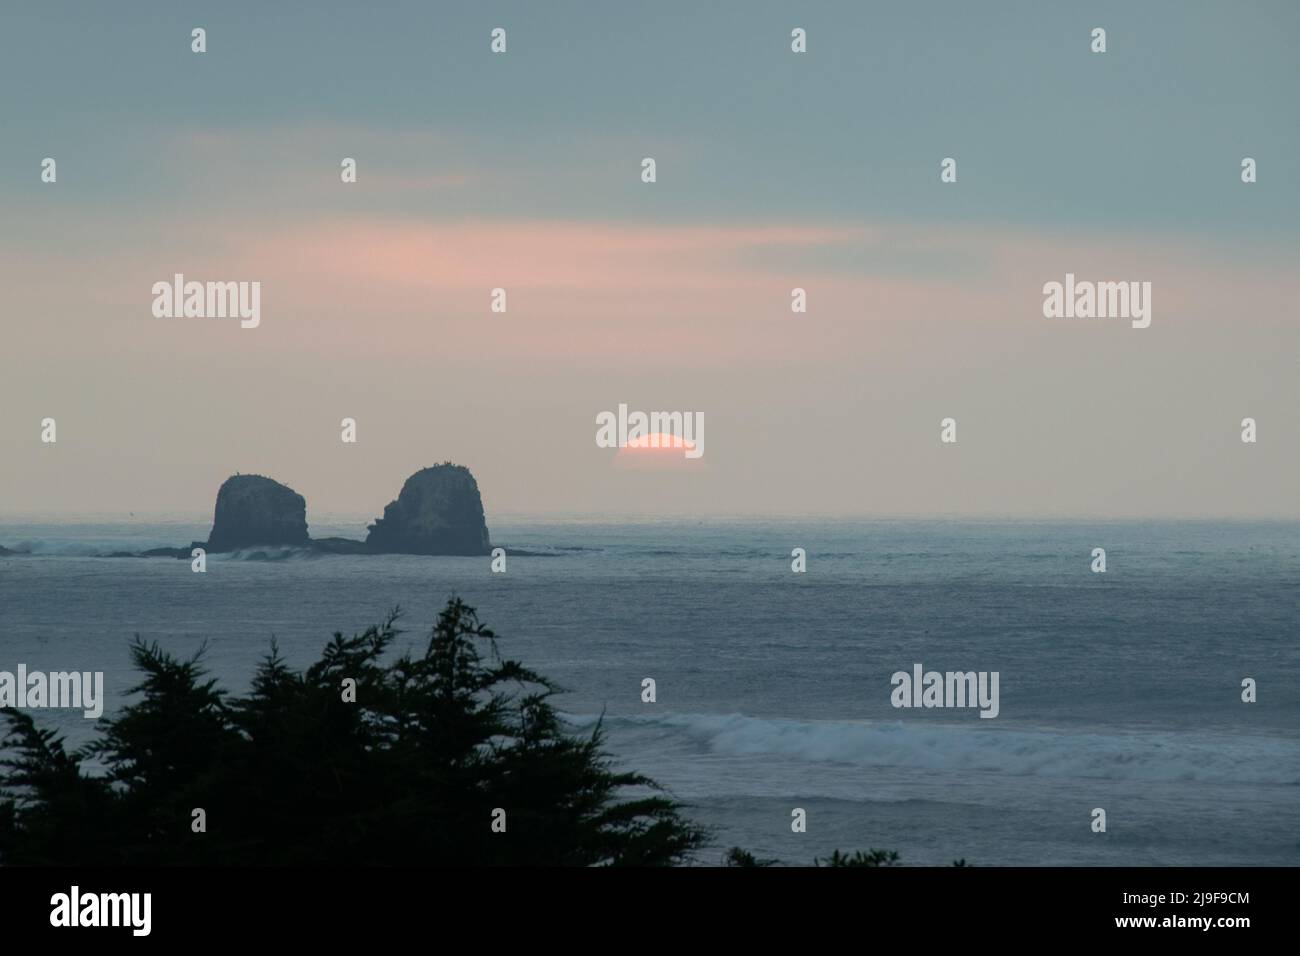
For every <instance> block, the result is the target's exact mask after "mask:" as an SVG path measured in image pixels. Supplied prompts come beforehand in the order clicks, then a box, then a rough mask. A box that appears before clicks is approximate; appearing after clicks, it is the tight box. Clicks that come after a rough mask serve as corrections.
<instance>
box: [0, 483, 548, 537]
mask: <svg viewBox="0 0 1300 956" xmlns="http://www.w3.org/2000/svg"><path fill="white" fill-rule="evenodd" d="M367 530H368V532H369V533H368V535H367V536H366V540H365V541H357V540H355V539H353V538H318V539H316V540H313V539H312V538H311V537H310V536H308V534H307V502H306V500H305V499H304V498H303V496H302V495H300V494H298V492H296V491H294V490H293V489H292V488H290V487H289V486H288V485H284V484H281V483H280V482H278V481H275V480H274V479H272V478H267V477H265V476H263V475H232V476H231V477H229V478H227V479H226V480H225V481H224V482H223V483H222V485H221V488H220V489H219V490H218V491H217V505H216V508H215V510H214V512H213V517H212V533H211V534H210V535H208V540H207V541H195V542H192V543H191V544H190V545H189V546H188V547H185V548H151V549H150V550H148V551H114V552H111V553H109V554H107V555H105V556H106V557H110V558H163V557H167V558H186V559H188V558H190V557H191V556H192V553H193V549H195V548H203V549H204V550H206V551H207V552H209V553H212V554H219V553H222V552H230V551H241V552H246V553H245V557H253V558H256V557H265V558H266V559H267V560H270V559H272V558H283V557H287V556H290V555H291V554H292V550H289V551H287V552H286V551H283V550H282V551H281V552H279V553H277V552H275V551H274V550H270V551H266V550H265V549H276V548H279V549H295V548H301V549H303V550H309V551H312V552H315V553H317V554H423V555H448V556H451V555H486V554H489V553H490V552H491V550H492V546H491V545H490V544H489V543H488V529H487V521H486V520H485V519H484V517H483V499H482V497H481V496H480V495H479V490H478V482H476V481H475V480H474V476H473V475H472V474H470V470H469V469H468V468H466V467H465V466H464V465H454V464H452V463H451V462H443V463H442V464H441V465H434V466H432V467H431V468H423V469H421V470H420V471H417V472H416V473H415V474H413V475H411V477H409V478H407V479H406V483H405V484H404V485H402V490H401V492H400V493H399V494H398V496H397V498H396V500H394V501H391V502H389V503H388V505H387V507H385V508H384V514H383V516H382V517H380V518H376V519H375V522H374V524H372V525H370V526H369V527H368V529H367ZM253 549H258V550H257V551H253V553H252V554H248V553H247V552H249V551H251V550H253ZM262 551H265V553H260V552H262ZM26 553H27V552H26V551H10V550H9V549H7V548H5V547H3V546H0V557H8V556H11V555H22V554H26ZM525 553H526V552H520V554H525Z"/></svg>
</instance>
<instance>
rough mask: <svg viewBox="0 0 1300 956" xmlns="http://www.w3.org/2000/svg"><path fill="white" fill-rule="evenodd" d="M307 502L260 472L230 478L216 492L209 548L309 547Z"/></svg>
mask: <svg viewBox="0 0 1300 956" xmlns="http://www.w3.org/2000/svg"><path fill="white" fill-rule="evenodd" d="M310 544H311V539H310V538H308V537H307V502H306V501H304V500H303V497H302V495H300V494H298V493H297V492H296V491H294V490H293V489H292V488H290V487H288V486H286V485H282V484H280V483H279V482H278V481H272V480H271V479H270V478H264V477H262V476H261V475H235V476H233V477H231V478H227V479H226V480H225V482H224V483H223V484H222V486H221V489H220V490H219V491H218V492H217V509H216V513H215V514H214V515H213V519H212V534H210V535H209V536H208V542H207V545H206V547H207V549H208V550H209V551H213V552H218V551H235V550H237V549H240V548H247V547H251V546H252V545H281V546H286V545H287V546H299V547H307V546H308V545H310Z"/></svg>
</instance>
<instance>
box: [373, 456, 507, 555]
mask: <svg viewBox="0 0 1300 956" xmlns="http://www.w3.org/2000/svg"><path fill="white" fill-rule="evenodd" d="M369 532H370V533H369V535H367V537H366V547H367V548H368V549H369V550H370V551H371V552H372V553H377V554H380V553H388V554H463V555H471V554H475V555H476V554H487V553H488V552H489V551H490V550H491V547H490V545H489V544H488V529H487V522H486V521H485V520H484V519H483V499H482V498H481V497H480V496H479V491H478V482H476V481H475V480H474V476H473V475H471V474H470V471H469V469H468V468H466V467H464V466H463V465H453V464H451V463H450V462H444V463H443V464H441V465H434V466H433V467H432V468H424V469H422V470H420V471H417V472H416V473H415V474H413V475H412V476H411V477H410V478H407V479H406V483H405V484H404V485H402V491H401V493H400V494H399V495H398V496H397V500H396V501H393V502H390V503H389V504H388V506H387V507H385V508H384V516H383V517H382V518H377V519H376V520H375V523H374V524H372V525H370V527H369Z"/></svg>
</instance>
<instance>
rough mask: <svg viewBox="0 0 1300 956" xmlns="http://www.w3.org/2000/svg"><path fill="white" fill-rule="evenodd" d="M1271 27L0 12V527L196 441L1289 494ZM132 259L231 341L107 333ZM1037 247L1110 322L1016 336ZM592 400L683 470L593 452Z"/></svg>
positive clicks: (1285, 120) (360, 489)
mask: <svg viewBox="0 0 1300 956" xmlns="http://www.w3.org/2000/svg"><path fill="white" fill-rule="evenodd" d="M196 26H202V27H204V28H205V29H206V30H207V44H208V52H206V53H203V54H195V53H192V52H191V50H190V42H191V41H190V31H191V29H192V28H193V27H196ZM498 26H499V27H503V28H505V29H506V31H507V37H508V48H507V52H506V53H505V54H504V55H494V54H492V53H491V52H490V50H489V33H490V31H491V29H492V28H494V27H498ZM794 27H802V28H804V29H806V30H807V34H808V52H807V53H806V54H794V53H792V52H791V50H790V31H791V29H793V28H794ZM1094 27H1104V28H1105V29H1106V31H1107V46H1108V50H1107V52H1106V53H1104V54H1094V53H1092V52H1090V42H1091V40H1090V32H1091V30H1092V28H1094ZM1298 41H1300V5H1297V4H1295V3H1292V2H1278V3H1264V2H1253V3H1227V2H1223V3H1190V2H1163V3H1141V4H1133V3H1131V2H1124V3H1114V4H1107V3H1087V4H1083V3H1074V4H1058V3H1043V2H1025V3H987V4H973V3H967V2H955V0H954V2H951V3H934V4H922V3H902V2H897V3H890V4H883V3H866V2H844V3H753V2H746V3H740V2H735V3H726V2H710V3H686V2H682V3H673V2H656V3H646V4H635V5H634V4H625V3H619V4H613V3H597V2H595V0H592V2H585V3H556V2H547V3H537V2H527V3H519V4H504V3H470V2H465V3H456V4H451V3H430V2H427V0H424V2H419V3H387V4H383V3H375V4H370V3H346V4H344V3H324V2H313V3H301V4H279V3H277V4H267V3H231V2H222V3H208V4H184V3H156V4H143V3H142V4H111V5H110V4H103V3H84V4H59V5H57V6H55V5H23V6H21V7H19V5H16V4H9V5H6V6H5V8H4V10H3V12H2V13H0V91H2V92H0V285H2V287H3V291H4V297H3V309H2V312H0V511H2V512H14V511H62V512H126V511H128V510H130V511H136V512H148V511H160V510H168V511H171V510H179V511H190V512H203V511H207V510H209V509H210V508H211V504H212V501H213V498H214V496H215V492H216V489H217V487H218V486H219V484H220V483H221V481H222V480H223V479H224V478H225V477H226V476H227V475H229V474H232V473H234V472H235V471H242V472H259V473H262V474H267V475H270V476H272V477H274V478H277V479H279V480H281V481H284V482H286V483H287V484H289V485H291V486H292V487H294V488H295V489H296V490H297V491H299V492H301V493H302V494H303V495H305V496H306V498H307V501H308V519H309V521H310V520H311V516H312V513H313V512H314V511H316V512H327V511H348V512H369V513H373V514H378V513H379V511H380V510H381V509H382V507H383V505H384V504H385V503H386V502H387V501H389V500H391V499H392V498H393V497H395V495H396V493H397V491H398V489H399V488H400V486H401V483H402V481H403V480H404V479H405V478H406V476H407V475H409V474H410V473H411V472H413V471H415V470H416V469H417V468H420V467H422V466H425V465H429V464H433V463H436V462H439V461H442V460H445V459H451V460H453V461H457V462H460V463H463V464H466V465H468V466H470V467H471V469H472V470H473V471H474V474H475V475H476V477H477V478H478V481H479V485H480V488H481V489H482V491H483V495H484V504H485V506H486V508H487V511H488V515H489V523H490V521H491V516H492V514H493V513H494V512H502V511H512V512H519V511H531V512H592V513H611V514H613V513H660V512H662V513H673V514H716V513H733V514H734V513H748V514H760V515H761V514H769V513H771V514H790V513H802V512H850V513H867V514H870V513H879V514H889V513H963V514H1024V515H1062V514H1063V515H1100V516H1105V515H1151V516H1156V515H1213V516H1219V515H1292V516H1295V515H1300V493H1297V489H1300V481H1298V480H1297V479H1300V375H1297V370H1298V369H1300V316H1298V315H1297V314H1296V302H1297V300H1298V299H1297V297H1298V295H1300V269H1297V254H1298V253H1300V242H1298V239H1300V187H1298V186H1297V176H1300V170H1297V158H1298V157H1300V124H1297V106H1296V103H1297V100H1298V99H1300V57H1298V56H1297V55H1296V53H1295V50H1296V46H1297V42H1298ZM47 156H48V157H53V158H55V159H56V161H57V164H58V165H57V173H58V180H57V183H54V184H48V183H42V182H41V179H40V166H41V161H42V159H43V158H44V157H47ZM647 156H648V157H654V158H655V160H656V162H657V174H658V181H657V182H655V183H654V184H645V183H643V182H642V181H641V177H640V173H641V160H642V158H643V157H647ZM1247 156H1249V157H1253V158H1254V159H1256V160H1257V162H1258V176H1259V181H1258V182H1256V183H1254V184H1250V185H1246V184H1243V183H1242V182H1241V178H1240V164H1241V160H1242V158H1243V157H1247ZM344 157H354V158H355V159H356V160H357V164H358V181H357V182H356V183H355V184H344V183H342V182H341V181H340V162H341V160H342V159H343V158H344ZM944 157H953V158H955V159H956V161H957V168H958V180H957V182H956V183H951V184H945V183H941V182H940V178H939V164H940V161H941V160H942V159H943V158H944ZM177 272H181V273H184V274H185V275H186V277H187V278H189V279H197V280H200V281H203V280H230V281H253V280H256V281H259V282H260V283H261V285H262V303H261V309H262V315H261V325H260V326H259V327H258V328H256V329H242V328H240V325H239V323H238V321H237V320H222V319H198V318H189V319H185V318H175V319H172V318H155V317H154V316H153V314H152V312H151V305H152V302H153V296H152V294H151V291H150V290H151V287H152V285H153V283H155V282H158V281H170V279H171V277H172V276H173V274H174V273H177ZM1067 272H1071V273H1074V274H1075V275H1077V276H1078V277H1079V278H1080V279H1092V280H1111V281H1118V280H1137V281H1148V282H1150V283H1151V284H1152V322H1151V326H1150V328H1146V329H1134V328H1132V327H1131V326H1130V324H1129V322H1128V321H1126V320H1123V319H1093V320H1087V319H1074V320H1062V319H1047V318H1044V316H1043V311H1042V304H1043V294H1042V287H1043V284H1044V283H1045V282H1049V281H1053V280H1056V281H1060V280H1062V279H1063V278H1064V276H1065V274H1066V273H1067ZM498 286H499V287H504V288H506V289H507V292H508V296H509V299H508V302H509V308H508V312H507V313H506V314H504V315H501V314H493V313H491V312H490V311H489V308H488V306H489V295H490V290H491V289H492V288H494V287H498ZM796 286H798V287H802V288H805V289H806V290H807V295H808V312H807V314H792V313H791V311H790V290H791V289H792V288H794V287H796ZM620 403H626V404H627V405H628V406H630V408H632V409H640V410H645V411H652V410H680V411H687V412H699V413H702V414H703V416H704V419H705V421H706V438H705V454H704V456H703V458H702V459H700V460H699V461H698V462H693V463H690V465H689V466H685V465H683V466H682V467H676V468H661V469H654V470H639V469H627V468H622V467H618V466H617V465H616V455H615V452H613V451H611V450H609V449H602V448H599V447H597V445H596V442H595V433H596V416H597V414H598V413H600V412H602V411H612V410H616V409H617V408H618V405H619V404H620ZM1247 416H1250V417H1253V418H1255V419H1256V420H1257V422H1258V429H1259V440H1258V442H1257V443H1256V444H1243V443H1242V442H1241V440H1240V431H1241V426H1240V423H1241V420H1242V419H1243V418H1245V417H1247ZM46 417H53V418H55V419H56V421H57V423H58V425H57V427H58V441H57V443H56V444H54V445H48V444H42V443H41V441H40V431H41V429H40V423H41V420H42V419H43V418H46ZM344 417H352V418H355V419H356V420H357V423H358V438H359V440H358V442H357V443H356V444H355V445H348V444H344V443H343V442H341V441H340V437H339V436H340V427H339V426H340V420H341V419H342V418H344ZM945 417H952V418H955V419H956V421H957V437H958V441H957V443H956V444H954V445H944V444H941V443H940V440H939V437H940V420H941V419H943V418H945Z"/></svg>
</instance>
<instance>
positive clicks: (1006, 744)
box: [570, 714, 1300, 785]
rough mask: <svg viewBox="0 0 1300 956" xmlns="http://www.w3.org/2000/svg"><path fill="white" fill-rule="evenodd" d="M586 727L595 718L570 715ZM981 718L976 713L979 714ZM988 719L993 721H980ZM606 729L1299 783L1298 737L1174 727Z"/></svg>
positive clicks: (864, 754)
mask: <svg viewBox="0 0 1300 956" xmlns="http://www.w3.org/2000/svg"><path fill="white" fill-rule="evenodd" d="M570 719H571V720H572V721H573V722H574V723H575V724H576V725H578V726H580V727H590V726H591V725H592V724H593V723H594V721H595V718H594V717H591V716H586V715H584V716H580V717H579V716H575V717H572V718H570ZM976 720H977V721H978V720H979V719H978V718H976ZM984 723H993V721H984ZM605 724H606V726H607V727H608V728H610V729H611V730H615V731H619V730H621V729H622V728H627V729H628V730H633V731H634V730H642V731H649V732H654V731H656V730H657V731H660V732H661V733H662V732H666V733H669V734H673V735H681V736H683V737H684V738H686V739H688V740H690V741H692V742H694V743H695V744H697V745H703V746H705V747H706V748H707V749H708V750H709V751H711V752H713V753H718V754H724V755H745V756H748V755H753V756H761V755H764V754H770V755H773V756H780V757H795V758H801V759H804V760H807V761H809V762H813V763H838V764H847V765H851V766H859V767H881V768H886V767H897V768H911V769H918V770H936V771H948V770H951V771H971V772H980V771H984V772H991V773H1004V774H1009V775H1012V776H1053V777H1095V778H1101V779H1110V780H1157V781H1188V782H1222V783H1237V784H1240V783H1258V784H1281V785H1297V784H1300V741H1295V740H1287V739H1282V738H1276V737H1248V736H1231V737H1229V736H1223V737H1213V736H1209V735H1205V734H1190V733H1187V734H1184V733H1173V732H1133V733H1069V732H1064V731H1058V730H1000V729H998V728H996V727H991V726H990V727H984V726H977V725H976V724H972V725H971V726H970V727H962V726H953V725H951V724H947V725H930V726H920V725H919V724H915V723H913V724H910V725H909V724H904V723H902V722H900V721H892V722H867V721H863V722H852V721H832V720H792V719H784V718H760V717H746V716H743V715H740V714H726V715H712V714H669V715H665V716H662V717H610V716H606V718H605Z"/></svg>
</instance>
